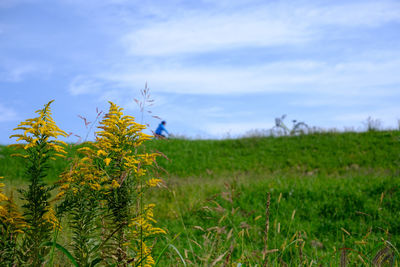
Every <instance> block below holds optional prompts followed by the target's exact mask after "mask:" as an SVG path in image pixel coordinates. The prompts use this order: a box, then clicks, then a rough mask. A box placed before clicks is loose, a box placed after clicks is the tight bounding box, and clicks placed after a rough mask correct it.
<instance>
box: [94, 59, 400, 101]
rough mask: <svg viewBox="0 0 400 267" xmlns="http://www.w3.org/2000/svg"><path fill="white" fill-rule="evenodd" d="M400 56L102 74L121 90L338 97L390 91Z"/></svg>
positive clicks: (398, 80)
mask: <svg viewBox="0 0 400 267" xmlns="http://www.w3.org/2000/svg"><path fill="white" fill-rule="evenodd" d="M399 65H400V60H397V59H396V58H394V59H390V58H388V59H386V60H381V61H380V62H375V60H374V59H373V58H372V59H369V60H365V61H357V62H343V63H325V62H322V61H321V62H319V61H288V62H276V63H267V64H262V65H253V66H251V67H241V66H231V67H226V66H220V67H212V66H210V67H207V68H205V67H194V66H192V67H189V66H188V67H185V66H182V67H168V66H165V67H159V66H156V67H154V68H148V69H141V70H136V71H135V70H131V71H124V70H121V71H116V72H113V73H108V74H107V73H104V74H101V75H99V76H98V78H99V80H104V81H107V82H109V83H112V84H114V85H116V86H118V87H120V88H132V87H134V88H140V87H141V86H142V83H143V81H145V80H147V81H149V82H150V83H151V86H152V88H153V89H154V91H156V92H166V93H178V94H243V93H271V92H272V93H274V92H279V93H282V92H303V93H305V92H319V93H325V94H326V93H328V94H339V95H343V94H346V95H355V96H357V95H364V94H367V95H368V94H376V95H380V94H385V93H387V92H386V91H385V89H382V90H377V89H376V88H379V87H380V86H384V85H388V84H389V85H393V84H400V76H398V75H397V70H398V66H399Z"/></svg>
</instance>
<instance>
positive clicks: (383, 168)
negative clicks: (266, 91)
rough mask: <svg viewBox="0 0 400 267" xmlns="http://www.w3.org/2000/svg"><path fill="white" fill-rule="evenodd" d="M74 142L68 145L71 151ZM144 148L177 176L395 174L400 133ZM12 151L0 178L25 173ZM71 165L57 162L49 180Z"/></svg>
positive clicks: (0, 155)
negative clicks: (13, 156)
mask: <svg viewBox="0 0 400 267" xmlns="http://www.w3.org/2000/svg"><path fill="white" fill-rule="evenodd" d="M75 148H76V146H72V145H71V147H70V148H69V151H70V154H73V153H74V151H75ZM146 150H149V151H160V152H162V153H163V154H164V155H165V156H166V157H167V158H168V159H165V158H163V157H159V159H158V164H159V165H160V166H161V167H162V168H164V169H165V170H166V171H167V172H168V174H169V175H170V176H173V177H193V176H203V177H204V176H219V175H228V174H232V173H256V174H262V173H297V174H305V175H314V174H324V175H325V174H328V175H341V174H344V173H348V172H349V171H350V172H351V171H354V172H358V173H359V172H363V171H369V172H386V173H395V172H396V171H397V170H398V165H399V160H400V132H399V131H382V132H380V131H370V132H363V133H353V132H348V133H317V134H311V135H303V136H293V137H279V138H273V137H259V138H241V139H227V140H184V139H170V140H152V141H149V142H147V143H146ZM13 153H15V151H14V150H13V149H10V148H8V147H4V146H0V176H7V177H10V178H12V179H16V178H19V177H22V175H23V171H22V169H23V168H22V166H23V163H22V161H21V160H20V159H19V158H11V157H10V155H11V154H13ZM66 165H67V162H66V161H64V160H58V161H57V162H54V163H53V166H52V167H53V168H54V172H53V175H52V178H50V179H51V180H53V179H56V177H55V176H56V174H57V173H58V172H59V171H60V170H62V169H63V168H64V167H65V166H66Z"/></svg>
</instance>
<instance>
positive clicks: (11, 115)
mask: <svg viewBox="0 0 400 267" xmlns="http://www.w3.org/2000/svg"><path fill="white" fill-rule="evenodd" d="M15 120H18V116H17V113H16V112H15V111H14V110H13V109H12V108H8V107H6V106H4V105H2V104H0V122H6V121H15Z"/></svg>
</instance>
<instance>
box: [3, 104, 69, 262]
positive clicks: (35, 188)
mask: <svg viewBox="0 0 400 267" xmlns="http://www.w3.org/2000/svg"><path fill="white" fill-rule="evenodd" d="M52 102H53V101H50V102H49V103H47V104H46V105H45V106H44V108H43V109H40V110H38V111H36V113H37V114H38V115H39V116H38V117H36V118H33V119H28V120H26V121H24V122H21V123H20V124H19V125H18V127H17V128H15V129H14V130H22V131H24V132H23V133H22V134H15V135H12V136H10V138H11V137H15V138H17V141H24V143H23V144H15V145H13V146H16V147H20V148H23V152H22V154H16V156H20V157H23V158H24V159H25V161H26V172H25V173H26V178H27V179H28V180H29V186H28V189H20V190H19V192H20V193H21V196H22V200H23V203H24V204H23V205H22V208H23V217H24V221H25V222H26V227H24V229H23V231H24V235H23V238H22V249H21V253H22V256H21V259H20V260H21V261H22V262H23V263H24V264H28V265H30V266H42V265H43V262H44V257H45V256H46V254H47V253H48V251H49V249H48V247H46V246H43V245H42V244H43V243H44V242H45V241H48V240H49V239H50V236H51V233H52V231H53V230H54V228H55V227H57V226H58V220H57V219H56V217H55V213H54V210H53V209H52V207H51V204H50V201H49V199H50V191H51V190H52V189H53V188H54V186H49V185H47V184H46V183H45V182H44V178H45V177H46V175H47V169H48V163H49V160H51V159H55V157H64V156H65V154H66V152H65V150H64V146H65V145H66V144H65V143H64V142H62V141H59V140H57V139H58V137H59V136H67V134H66V133H65V132H64V131H62V130H61V129H60V128H58V127H57V125H56V124H55V122H54V120H53V119H52V117H51V110H50V104H51V103H52Z"/></svg>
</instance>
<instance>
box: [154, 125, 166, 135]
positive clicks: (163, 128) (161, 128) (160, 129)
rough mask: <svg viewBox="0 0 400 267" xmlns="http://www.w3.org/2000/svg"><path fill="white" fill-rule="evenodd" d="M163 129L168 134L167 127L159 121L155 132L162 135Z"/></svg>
mask: <svg viewBox="0 0 400 267" xmlns="http://www.w3.org/2000/svg"><path fill="white" fill-rule="evenodd" d="M163 131H164V132H166V133H167V134H169V133H168V131H167V129H165V127H164V125H163V124H162V123H160V124H159V125H158V127H157V130H156V134H158V135H162V132H163Z"/></svg>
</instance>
